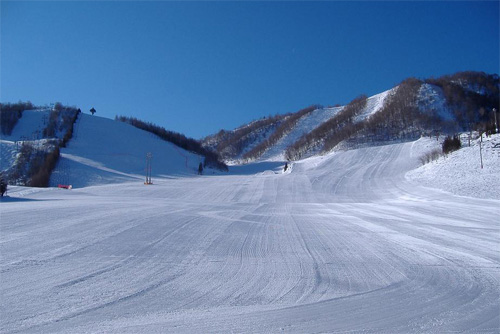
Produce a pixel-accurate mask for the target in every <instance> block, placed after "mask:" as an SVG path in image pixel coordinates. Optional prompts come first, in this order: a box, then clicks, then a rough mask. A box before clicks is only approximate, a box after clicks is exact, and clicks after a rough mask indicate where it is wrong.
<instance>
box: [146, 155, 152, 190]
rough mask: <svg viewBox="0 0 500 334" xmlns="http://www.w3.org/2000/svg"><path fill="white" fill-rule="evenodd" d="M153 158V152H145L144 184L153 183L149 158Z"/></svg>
mask: <svg viewBox="0 0 500 334" xmlns="http://www.w3.org/2000/svg"><path fill="white" fill-rule="evenodd" d="M152 159H153V153H151V152H148V153H147V154H146V182H144V184H146V185H147V184H153V182H152V181H151V160H152Z"/></svg>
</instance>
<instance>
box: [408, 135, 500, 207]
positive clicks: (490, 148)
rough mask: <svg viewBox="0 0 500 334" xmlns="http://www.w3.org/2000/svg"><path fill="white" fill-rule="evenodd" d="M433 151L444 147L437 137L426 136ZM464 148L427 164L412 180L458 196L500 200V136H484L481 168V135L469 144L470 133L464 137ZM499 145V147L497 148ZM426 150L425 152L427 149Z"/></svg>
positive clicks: (414, 172) (414, 173) (414, 171)
mask: <svg viewBox="0 0 500 334" xmlns="http://www.w3.org/2000/svg"><path fill="white" fill-rule="evenodd" d="M476 136H477V134H476ZM421 141H423V142H425V143H426V144H427V145H426V147H429V149H428V151H430V150H431V147H432V146H437V147H440V143H437V142H436V140H435V139H434V140H430V139H425V140H422V139H421ZM461 141H462V148H461V149H459V150H458V151H455V152H452V153H450V154H449V155H448V156H443V157H441V158H439V159H438V160H436V161H433V162H431V163H429V164H426V165H424V166H422V167H420V168H418V169H415V170H412V171H410V172H409V173H408V174H407V177H408V179H410V180H413V181H415V182H418V183H419V184H421V185H425V186H428V187H433V186H435V185H436V184H437V185H439V186H440V188H441V189H443V190H446V191H449V192H451V193H454V194H456V195H462V196H470V197H476V198H493V199H500V186H498V183H499V180H500V135H492V136H489V137H486V136H485V135H483V142H482V158H483V168H481V152H480V145H479V144H480V141H481V139H480V138H477V139H474V140H472V141H471V146H468V139H467V136H465V135H464V136H462V138H461ZM423 145H425V144H423ZM495 145H498V146H499V147H498V148H494V146H495ZM424 153H425V152H424Z"/></svg>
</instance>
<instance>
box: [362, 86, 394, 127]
mask: <svg viewBox="0 0 500 334" xmlns="http://www.w3.org/2000/svg"><path fill="white" fill-rule="evenodd" d="M396 89H397V87H396V88H393V89H389V90H386V91H385V92H382V93H380V94H377V95H373V96H371V97H369V98H368V100H367V101H366V107H365V108H364V109H363V110H362V111H361V112H360V113H359V115H357V116H356V117H355V118H354V122H355V123H357V122H362V121H364V120H366V119H368V118H369V117H370V116H372V115H374V114H375V113H376V112H378V111H380V109H382V107H383V106H384V102H385V99H386V98H387V97H388V96H390V95H391V94H393V93H394V92H395V91H396Z"/></svg>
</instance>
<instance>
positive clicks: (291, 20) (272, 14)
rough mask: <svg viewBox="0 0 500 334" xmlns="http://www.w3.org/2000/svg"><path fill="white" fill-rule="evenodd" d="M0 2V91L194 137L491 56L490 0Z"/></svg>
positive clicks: (494, 21)
mask: <svg viewBox="0 0 500 334" xmlns="http://www.w3.org/2000/svg"><path fill="white" fill-rule="evenodd" d="M0 3H1V39H0V47H1V59H0V61H1V66H0V101H2V102H17V101H18V100H22V101H26V100H30V101H32V102H33V103H35V104H41V105H43V104H48V103H51V102H56V101H60V102H62V103H64V104H69V105H76V106H78V107H80V108H81V109H82V110H83V111H84V112H87V111H88V110H89V109H90V108H91V107H95V109H96V110H97V113H96V116H97V115H99V116H103V117H108V118H113V117H114V116H115V115H126V116H134V117H137V118H140V119H143V120H146V121H150V122H153V123H156V124H158V125H161V126H164V127H165V128H167V129H169V130H174V131H178V132H181V133H184V134H186V135H188V136H192V137H194V138H200V137H203V136H205V135H208V134H211V133H215V132H217V131H218V130H219V129H221V128H224V129H233V128H235V127H237V126H239V125H241V124H244V123H246V122H249V121H251V120H253V119H258V118H261V117H263V116H267V115H270V114H272V115H274V114H276V113H286V112H293V111H297V110H299V109H301V108H303V107H306V106H308V105H311V104H316V103H318V104H322V105H334V104H345V103H348V102H349V101H350V100H352V99H353V98H355V97H356V96H358V95H360V94H367V95H369V96H370V95H374V94H377V93H380V92H382V91H384V90H387V89H389V88H392V87H393V86H394V85H396V84H398V83H399V82H401V81H402V80H403V79H405V78H407V77H410V76H414V77H417V78H428V77H431V76H434V77H438V76H441V75H443V74H452V73H455V72H457V71H464V70H476V71H485V72H488V73H499V66H500V64H499V62H500V60H499V39H500V38H499V2H498V1H488V2H481V1H471V2H455V1H443V2H441V1H436V2H432V1H424V2H387V1H384V2H366V1H364V2H339V1H332V2H281V1H280V2H169V1H164V2H162V1H153V2H139V1H137V2H134V1H127V2H99V1H90V2H76V1H56V2H38V1H35V2H19V1H15V2H14V1H1V2H0Z"/></svg>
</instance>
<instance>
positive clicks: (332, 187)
mask: <svg viewBox="0 0 500 334" xmlns="http://www.w3.org/2000/svg"><path fill="white" fill-rule="evenodd" d="M78 122H79V124H78V125H77V132H76V136H75V138H74V140H72V141H71V142H70V145H69V147H68V148H67V149H64V150H63V157H64V158H65V159H66V163H67V165H68V166H71V168H70V169H71V175H72V178H73V179H72V180H71V182H72V183H73V182H74V183H75V184H77V185H78V184H79V185H80V186H85V187H82V188H77V189H73V190H65V189H57V188H47V189H41V188H24V187H14V186H12V187H11V188H10V189H9V193H8V195H9V197H7V198H4V199H2V200H1V203H0V210H1V211H0V213H1V217H0V218H1V219H0V230H1V232H2V233H1V234H0V254H1V255H2V256H1V258H0V272H1V285H0V296H1V298H0V312H1V319H2V321H1V323H0V332H1V333H19V332H22V333H171V332H175V333H231V332H236V333H242V332H245V333H277V332H285V333H333V332H356V333H361V332H363V333H424V332H425V333H443V332H469V333H498V332H499V331H500V316H499V314H500V295H499V289H498V287H499V284H500V252H499V249H498V235H499V233H500V220H499V219H495V217H499V216H500V200H498V199H495V197H489V198H485V197H484V198H477V197H475V195H476V193H469V195H470V196H469V197H463V196H457V195H455V194H453V193H452V192H450V191H449V189H447V184H446V182H444V180H445V179H456V175H455V174H453V173H451V172H450V173H444V176H442V177H440V178H437V179H435V180H433V181H432V184H429V185H432V187H429V185H427V184H424V182H423V181H422V180H424V179H425V177H426V175H427V174H426V173H427V170H429V172H428V173H430V175H436V174H439V173H440V172H439V170H438V168H441V167H440V166H441V165H443V166H444V165H448V166H450V165H451V164H452V162H453V163H457V164H458V163H460V164H463V165H458V166H463V167H464V168H465V166H467V164H468V159H470V158H471V157H472V154H473V153H474V149H477V148H475V147H474V146H473V147H471V148H470V152H469V151H467V148H463V149H461V150H460V151H458V152H456V153H455V154H452V155H450V156H449V157H447V158H446V159H443V161H438V162H437V163H433V164H430V165H426V166H423V167H419V166H420V162H419V161H418V156H419V155H420V154H422V153H423V152H425V151H426V150H427V149H429V148H432V147H433V146H434V145H435V144H433V143H432V142H431V139H420V140H419V141H416V142H407V143H399V144H393V145H386V146H377V147H367V148H361V149H356V150H351V151H345V152H340V151H339V152H335V153H332V154H328V155H325V156H321V157H313V158H309V159H306V160H302V161H299V162H296V163H294V164H293V169H292V171H291V172H287V173H281V172H280V169H281V168H282V164H281V163H280V162H273V161H267V162H261V163H259V164H253V165H247V166H241V167H234V168H231V172H230V174H228V175H213V176H212V175H210V176H202V177H194V176H191V175H192V171H191V169H192V168H193V167H196V165H197V162H198V161H197V160H196V159H197V157H196V156H194V155H190V154H189V153H186V152H178V151H177V150H176V149H175V148H174V147H172V146H171V145H169V144H168V143H164V142H161V141H159V140H157V139H156V138H154V137H153V136H149V135H145V133H144V132H142V131H140V130H137V129H135V128H132V127H130V126H128V125H126V124H123V123H118V122H113V121H110V120H105V119H101V118H98V117H96V116H89V115H83V117H82V118H81V119H80V120H79V121H78ZM488 141H489V142H488V143H485V147H486V146H487V144H492V143H493V142H496V141H498V137H494V138H491V139H488ZM490 146H491V145H490ZM125 148H127V149H125ZM147 151H152V152H153V155H154V158H153V159H154V160H153V172H154V175H153V182H154V184H153V185H151V186H145V185H144V184H143V180H142V178H141V176H140V172H141V168H142V165H143V163H144V155H145V153H146V152H147ZM162 153H163V154H164V156H162ZM181 153H182V154H181ZM469 153H470V155H471V156H470V157H469V155H468V154H469ZM484 153H485V156H488V157H489V158H485V166H489V164H490V163H491V162H492V161H493V162H494V161H496V163H497V166H498V160H499V159H498V158H495V156H494V155H493V154H492V152H491V151H486V148H485V152H484ZM184 156H186V157H187V158H188V168H187V169H186V167H185V159H184ZM494 159H496V160H494ZM458 161H460V162H458ZM464 161H466V162H464ZM471 161H472V160H471ZM473 161H474V163H475V162H476V161H477V159H474V160H473ZM163 164H164V165H163ZM290 167H292V166H290ZM443 168H444V167H443ZM460 168H462V167H460ZM486 168H489V169H487V170H483V172H487V171H489V172H491V173H493V174H494V175H498V174H497V173H498V168H496V169H495V168H494V167H493V166H492V167H485V169H486ZM415 169H416V170H415ZM281 170H282V169H281ZM412 170H415V171H414V172H411V171H412ZM76 171H78V172H77V173H76ZM483 172H481V173H483ZM412 173H415V175H412ZM74 174H76V175H74ZM163 174H165V175H168V176H167V177H162V175H163ZM465 175H466V177H468V175H470V174H468V173H467V174H465ZM474 175H479V174H474ZM98 176H99V177H100V178H99V177H98ZM474 177H475V176H474ZM94 178H97V179H99V180H100V182H94V180H95V179H94ZM499 180H500V178H498V177H496V178H495V177H494V178H492V179H491V182H492V184H491V187H492V188H496V189H499V188H500V187H499V186H500V184H499V183H500V181H499ZM97 184H98V185H97ZM447 190H448V191H447ZM479 197H482V196H479Z"/></svg>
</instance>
